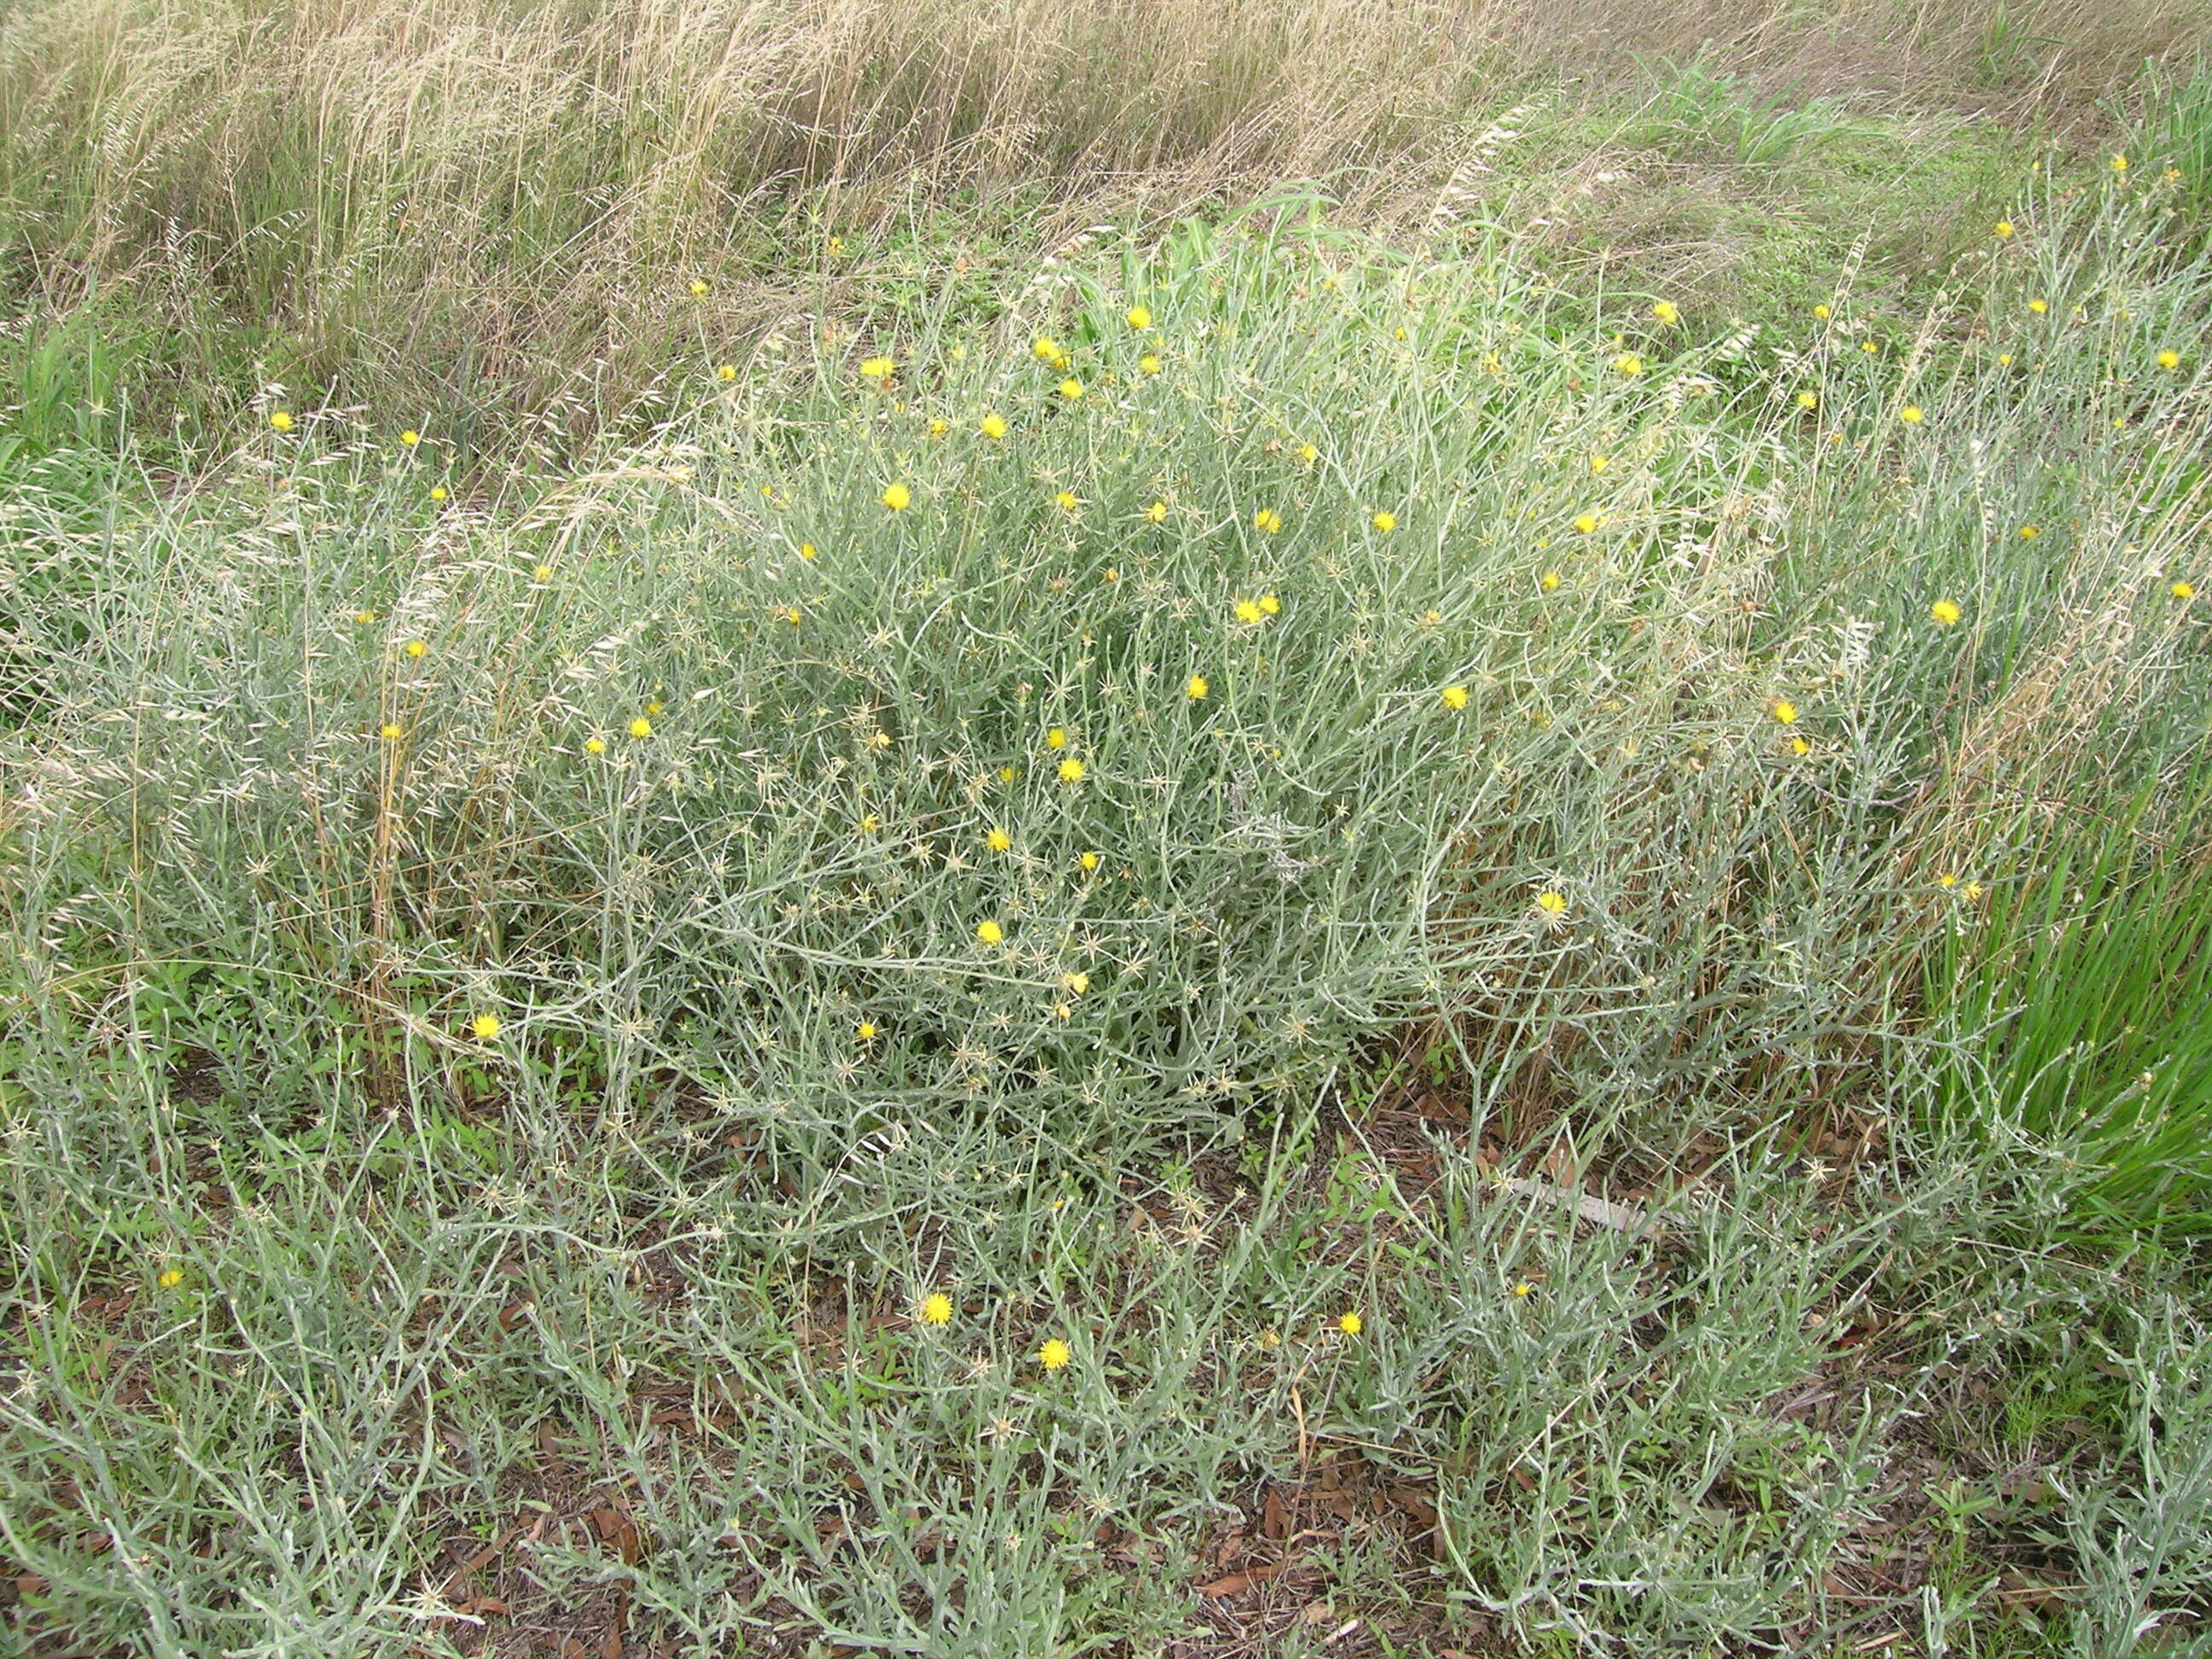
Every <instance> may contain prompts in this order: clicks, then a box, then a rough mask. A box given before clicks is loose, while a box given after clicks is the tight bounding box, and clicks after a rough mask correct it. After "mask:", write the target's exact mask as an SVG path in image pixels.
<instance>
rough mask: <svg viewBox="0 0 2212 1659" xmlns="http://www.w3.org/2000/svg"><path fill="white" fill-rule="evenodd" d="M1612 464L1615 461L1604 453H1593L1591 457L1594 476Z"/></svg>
mask: <svg viewBox="0 0 2212 1659" xmlns="http://www.w3.org/2000/svg"><path fill="white" fill-rule="evenodd" d="M1611 465H1613V463H1612V462H1611V461H1610V460H1608V459H1607V458H1606V457H1604V456H1602V455H1593V456H1591V457H1590V471H1591V473H1592V475H1593V476H1595V474H1597V473H1600V472H1602V471H1605V470H1606V468H1607V467H1609V466H1611Z"/></svg>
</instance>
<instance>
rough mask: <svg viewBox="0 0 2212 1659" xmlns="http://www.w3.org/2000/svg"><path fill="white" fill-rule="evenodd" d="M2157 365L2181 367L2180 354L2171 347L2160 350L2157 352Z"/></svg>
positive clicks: (2161, 366)
mask: <svg viewBox="0 0 2212 1659" xmlns="http://www.w3.org/2000/svg"><path fill="white" fill-rule="evenodd" d="M2158 366H2159V367H2160V368H2180V367H2181V354H2180V353H2179V352H2178V351H2175V350H2173V349H2171V348H2169V349H2166V350H2165V351H2161V352H2160V353H2159V354H2158Z"/></svg>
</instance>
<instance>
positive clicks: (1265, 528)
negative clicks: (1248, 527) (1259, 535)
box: [1252, 507, 1283, 536]
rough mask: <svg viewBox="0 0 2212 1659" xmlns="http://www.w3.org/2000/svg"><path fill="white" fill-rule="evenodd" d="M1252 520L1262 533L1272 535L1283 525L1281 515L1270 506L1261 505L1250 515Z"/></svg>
mask: <svg viewBox="0 0 2212 1659" xmlns="http://www.w3.org/2000/svg"><path fill="white" fill-rule="evenodd" d="M1252 522H1253V523H1254V524H1255V525H1256V526H1258V527H1259V528H1260V530H1261V532H1263V533H1264V534H1267V535H1269V536H1272V535H1273V534H1274V533H1275V532H1277V531H1279V530H1280V529H1281V528H1282V527H1283V515H1282V514H1281V513H1278V512H1276V511H1275V509H1274V508H1273V507H1261V509H1260V510H1259V511H1258V512H1257V513H1254V514H1253V515H1252Z"/></svg>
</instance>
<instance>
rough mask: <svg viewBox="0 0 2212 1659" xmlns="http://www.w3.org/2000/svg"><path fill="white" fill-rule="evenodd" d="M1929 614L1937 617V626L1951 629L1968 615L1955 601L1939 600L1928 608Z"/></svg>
mask: <svg viewBox="0 0 2212 1659" xmlns="http://www.w3.org/2000/svg"><path fill="white" fill-rule="evenodd" d="M1928 614H1929V616H1931V617H1935V619H1936V624H1937V626H1939V627H1942V628H1949V627H1951V626H1952V625H1953V624H1954V623H1956V622H1957V621H1958V620H1959V618H1960V617H1963V616H1965V615H1966V612H1965V611H1961V610H1960V609H1959V606H1958V604H1957V602H1956V601H1955V600H1952V599H1938V600H1936V603H1935V604H1933V605H1929V607H1928Z"/></svg>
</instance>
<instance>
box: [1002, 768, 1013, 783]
mask: <svg viewBox="0 0 2212 1659" xmlns="http://www.w3.org/2000/svg"><path fill="white" fill-rule="evenodd" d="M999 781H1000V783H1012V781H1014V769H1013V768H1012V767H1011V766H1002V767H1000V769H999Z"/></svg>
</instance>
